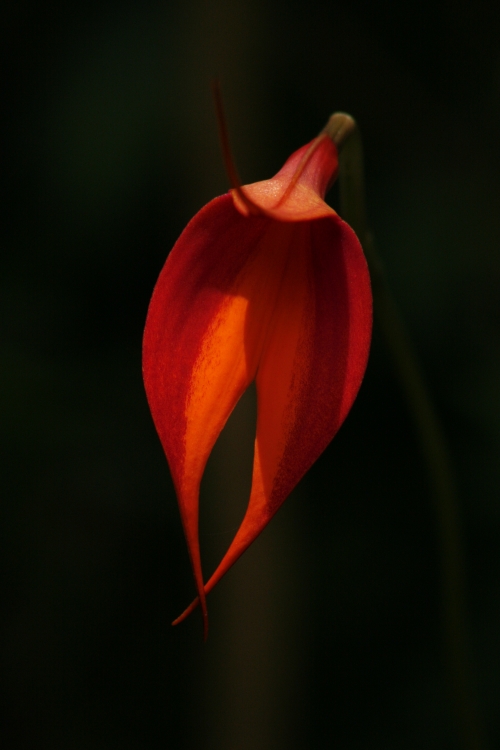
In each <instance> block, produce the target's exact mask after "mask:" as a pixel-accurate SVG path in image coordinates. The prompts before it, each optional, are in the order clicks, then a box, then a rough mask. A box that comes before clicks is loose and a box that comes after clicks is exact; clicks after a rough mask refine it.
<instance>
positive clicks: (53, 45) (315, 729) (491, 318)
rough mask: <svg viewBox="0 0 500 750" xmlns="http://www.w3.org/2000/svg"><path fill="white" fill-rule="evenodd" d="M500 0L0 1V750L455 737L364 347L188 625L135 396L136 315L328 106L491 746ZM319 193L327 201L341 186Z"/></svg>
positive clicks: (224, 495)
mask: <svg viewBox="0 0 500 750" xmlns="http://www.w3.org/2000/svg"><path fill="white" fill-rule="evenodd" d="M499 9H500V6H499V5H498V3H496V2H494V0H483V1H482V2H481V1H478V0H461V1H460V2H453V1H452V0H450V1H449V2H445V1H444V0H439V1H438V2H436V1H435V0H433V1H432V2H431V1H430V0H424V1H423V2H422V0H419V1H418V2H417V0H409V2H405V3H402V2H395V0H382V1H381V2H378V3H374V2H367V0H353V1H352V2H351V3H340V2H320V1H317V2H314V3H305V2H302V3H301V2H290V1H288V2H286V3H285V2H284V0H271V1H270V2H265V0H233V1H232V2H229V0H214V1H213V2H209V0H187V2H180V0H176V1H173V0H171V1H170V2H169V1H168V0H167V1H166V2H163V3H160V2H153V0H142V2H138V1H137V0H136V1H135V2H132V1H131V2H121V3H118V2H116V1H115V2H109V1H106V0H104V2H100V3H95V2H88V3H85V4H84V3H81V4H78V3H75V4H71V3H63V2H55V3H36V2H23V1H22V0H18V2H15V3H14V2H8V3H6V5H5V6H4V10H3V11H2V16H3V18H2V25H1V28H2V42H1V49H2V57H3V60H2V62H1V76H2V92H1V99H0V102H1V111H2V114H1V118H0V127H1V131H2V136H1V141H2V157H1V159H2V160H1V165H0V173H1V176H2V232H1V238H0V241H1V248H0V286H1V292H0V306H1V309H0V345H1V350H0V351H1V353H0V357H1V364H0V382H1V387H0V403H1V415H2V416H1V427H0V431H1V432H0V434H1V437H0V439H1V457H2V458H1V463H2V469H1V477H2V479H1V484H2V490H1V500H0V519H1V524H0V529H1V531H0V533H1V546H0V566H1V567H0V570H1V616H0V634H1V641H0V666H1V691H2V693H1V706H2V713H3V717H2V721H1V723H0V738H1V741H2V747H3V748H6V750H10V748H12V750H14V749H16V750H17V749H18V748H19V750H21V749H22V750H25V748H37V750H42V749H44V748H51V749H52V748H62V749H64V750H66V748H67V749H68V750H73V749H74V750H87V748H88V749H89V750H90V749H91V748H92V750H101V749H102V750H108V749H109V750H113V749H114V748H116V749H117V750H122V749H123V750H128V749H129V748H131V749H132V748H133V749H134V750H135V749H138V750H139V749H141V750H142V748H144V749H148V750H149V749H151V750H156V748H158V749H159V748H169V749H170V748H172V749H173V750H177V748H178V749H179V750H182V749H184V748H186V749H189V750H191V749H193V750H194V749H196V750H197V749H198V748H200V750H205V749H206V750H212V749H213V750H226V749H227V750H247V749H248V750H250V749H252V748H259V749H260V750H267V749H269V750H271V749H272V750H280V749H281V748H287V750H294V749H295V748H297V749H303V748H304V749H309V748H310V749H313V748H319V747H322V748H323V747H333V748H338V750H344V749H345V750H355V749H356V750H357V749H358V748H359V749H360V750H361V748H363V750H366V749H367V748H373V749H375V748H381V749H382V748H383V750H391V749H392V748H405V750H413V748H415V750H416V749H417V748H422V747H426V748H430V749H432V748H440V749H442V748H450V749H451V748H460V747H462V746H463V745H462V742H461V739H460V737H459V736H458V735H457V732H456V727H455V724H454V722H453V719H452V713H451V712H450V706H449V697H448V691H447V688H446V678H445V672H444V667H443V657H442V647H441V642H440V621H439V562H438V561H439V550H438V546H437V536H436V524H435V514H434V509H433V504H432V500H431V497H430V493H429V486H428V482H427V476H426V473H425V466H424V464H423V460H422V458H421V455H420V453H419V449H418V445H417V442H416V439H415V436H414V430H413V427H412V424H411V422H410V419H409V417H408V413H407V409H406V405H405V402H404V400H403V398H402V396H401V393H400V390H399V387H398V384H397V381H396V379H395V377H394V375H393V371H392V367H391V363H390V360H389V358H388V356H387V353H386V350H385V347H384V343H383V341H382V339H381V337H380V336H379V334H378V333H377V331H375V334H374V341H373V347H372V353H371V357H370V363H369V366H368V371H367V374H366V378H365V381H364V384H363V386H362V389H361V392H360V395H359V398H358V400H357V402H356V404H355V406H354V408H353V410H352V413H351V414H350V416H349V417H348V419H347V422H346V424H345V425H344V427H343V428H342V430H341V432H340V433H339V435H338V436H337V438H336V439H335V440H334V442H333V443H332V445H331V446H330V447H329V448H328V449H327V451H326V452H325V454H324V455H323V456H322V457H321V458H320V460H319V461H318V462H317V464H316V465H315V467H314V468H313V469H312V470H311V471H310V473H309V474H308V476H307V477H306V478H305V479H304V480H303V482H302V483H301V484H300V485H299V487H298V488H297V490H296V491H295V492H294V493H293V495H292V497H291V498H290V499H289V500H288V501H287V503H286V504H285V506H284V507H283V509H282V511H280V513H279V514H278V516H277V517H276V518H275V519H274V521H273V522H272V524H271V525H270V526H269V527H268V529H266V531H265V532H264V534H263V535H262V537H261V538H259V540H258V541H257V542H256V543H255V545H254V546H253V547H252V548H251V549H250V550H249V551H248V552H247V553H246V555H245V556H244V558H243V559H242V560H241V561H240V562H239V563H238V565H237V566H236V567H235V568H234V569H233V570H232V571H231V572H230V574H228V576H227V578H226V579H225V580H224V581H223V582H221V583H220V585H219V586H218V588H217V590H216V591H214V593H213V594H211V596H210V599H209V608H210V617H211V633H210V637H209V640H208V642H207V644H203V643H202V638H201V624H200V621H199V617H198V615H193V616H192V618H191V619H190V620H189V621H188V622H186V623H185V624H184V625H182V626H179V627H178V628H175V629H173V628H171V627H170V621H171V620H172V619H173V618H174V617H175V616H176V615H177V614H179V612H180V611H181V610H182V609H183V608H184V606H185V605H186V604H187V603H188V602H189V601H190V599H191V597H192V594H193V584H192V580H191V573H190V569H189V563H188V557H187V553H186V550H185V544H184V539H183V536H182V530H181V525H180V521H179V518H178V512H177V508H176V502H175V496H174V492H173V488H172V485H171V481H170V478H169V473H168V469H167V465H166V462H165V459H164V456H163V454H162V451H161V447H160V445H159V441H158V439H157V437H156V434H155V432H154V428H153V425H152V421H151V418H150V415H149V411H148V407H147V404H146V400H145V396H144V393H143V387H142V380H141V360H140V357H141V352H140V348H141V335H142V327H143V324H144V319H145V315H146V310H147V305H148V300H149V297H150V294H151V291H152V288H153V286H154V283H155V280H156V277H157V275H158V273H159V271H160V268H161V267H162V265H163V263H164V260H165V258H166V255H167V253H168V250H169V249H170V247H171V246H172V245H173V243H174V241H175V239H176V238H177V236H178V235H179V234H180V232H181V231H182V229H183V227H184V225H185V224H186V222H187V221H188V220H189V218H191V216H192V215H194V213H195V212H196V211H197V210H198V209H199V208H200V207H201V206H202V205H203V204H204V203H206V202H207V201H208V200H209V199H211V198H212V197H214V196H215V195H217V194H219V193H221V192H224V191H225V190H226V189H227V180H226V177H225V174H224V170H223V166H222V160H221V157H220V150H219V144H218V141H217V132H216V124H215V116H214V112H213V105H212V102H211V95H210V87H209V83H210V79H211V78H212V77H213V76H214V75H219V76H220V78H221V81H222V86H223V91H224V97H225V102H226V109H227V113H228V119H229V126H230V131H231V135H232V142H233V146H234V151H235V154H236V159H237V162H238V166H239V170H240V172H241V174H242V177H243V179H244V181H245V182H252V181H254V180H258V179H263V178H265V177H269V176H271V175H272V174H273V173H274V172H276V171H277V169H278V168H279V167H280V166H281V165H282V163H283V162H284V160H285V159H286V158H287V156H288V155H289V154H290V153H291V152H292V151H293V150H295V149H296V148H298V147H299V146H300V145H302V144H303V143H305V142H307V141H309V140H310V139H311V138H312V137H313V136H314V135H315V134H316V133H317V132H318V131H319V130H320V129H321V128H322V127H323V125H324V123H325V122H326V119H327V117H328V115H329V114H330V113H331V112H332V111H335V110H344V111H348V112H351V113H352V114H353V115H354V116H355V117H356V119H357V120H358V122H359V124H360V127H361V130H362V133H363V137H364V142H365V153H366V170H367V190H368V198H367V200H368V211H369V216H370V222H371V225H372V227H373V230H374V234H375V236H376V239H377V243H378V246H379V248H380V252H381V254H382V255H383V257H384V260H385V264H386V269H387V273H388V277H389V280H390V282H391V285H392V288H393V291H394V294H395V296H396V297H397V299H398V300H399V303H400V305H401V308H402V310H403V313H404V315H405V318H406V320H407V323H408V326H409V329H410V331H411V333H412V337H413V340H414V343H415V345H416V347H417V349H418V351H419V354H420V357H421V360H422V363H423V367H424V370H425V372H426V377H427V380H428V383H429V387H430V389H431V392H432V394H433V397H434V399H435V402H436V405H437V408H438V410H439V413H440V415H441V420H442V422H443V425H444V428H445V432H446V434H447V437H448V439H449V442H450V446H451V450H452V454H453V458H454V464H455V467H456V472H457V478H458V483H459V488H460V512H461V517H462V525H463V542H464V550H465V565H466V570H467V600H468V618H469V628H470V636H471V638H470V640H471V647H472V650H473V653H474V658H475V662H476V671H477V686H478V692H479V697H480V701H481V711H482V714H483V717H484V721H485V723H486V726H487V729H488V733H489V735H490V740H491V746H492V747H494V746H495V741H496V742H497V743H498V742H500V722H499V716H500V711H499V697H500V677H499V668H500V649H499V637H498V633H499V629H500V628H499V626H500V599H499V596H498V579H499V572H500V554H499V549H500V545H499V541H500V533H499V532H500V502H499V497H498V488H499V479H500V477H499V463H498V458H497V456H498V448H499V446H500V396H499V388H498V384H499V380H500V345H499V333H500V301H499V294H498V290H499V281H500V253H499V240H500V211H499V198H500V172H499V167H500V152H499V148H498V130H499V124H500V52H499V48H498V41H497V40H498V33H499V14H500V10H499ZM331 199H332V201H333V204H334V205H336V200H337V197H336V194H335V190H333V191H332V196H331ZM253 420H254V414H253V404H252V400H251V398H247V399H245V400H244V401H243V402H242V403H241V405H240V407H238V409H237V410H236V412H235V414H234V417H233V418H232V419H231V420H230V422H229V424H228V426H227V429H226V432H225V433H224V434H223V435H222V437H221V439H220V441H219V443H218V445H217V446H216V448H215V449H214V453H213V456H212V457H211V459H210V461H209V465H208V468H207V473H206V478H205V480H204V485H203V492H202V518H201V541H202V548H203V551H204V560H205V569H206V570H207V571H210V570H211V569H212V568H213V567H214V566H215V564H216V563H217V561H218V559H220V557H221V555H222V553H223V551H224V549H225V548H226V547H227V545H228V543H229V541H230V540H231V538H232V536H233V534H234V531H235V528H236V526H237V524H238V520H239V518H240V517H241V514H242V511H243V508H244V504H245V501H246V498H247V494H248V485H249V473H250V463H251V451H252V430H253Z"/></svg>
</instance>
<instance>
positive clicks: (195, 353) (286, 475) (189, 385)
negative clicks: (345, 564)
mask: <svg viewBox="0 0 500 750" xmlns="http://www.w3.org/2000/svg"><path fill="white" fill-rule="evenodd" d="M335 117H338V116H337V115H334V116H332V118H330V121H329V123H328V125H327V127H326V128H325V130H324V131H323V132H322V133H321V134H320V135H319V136H318V137H317V138H315V139H314V140H313V141H311V143H309V144H306V145H305V146H303V147H302V148H300V149H299V150H298V151H296V152H295V153H293V154H292V155H291V156H290V157H289V159H288V160H287V161H286V163H285V165H284V166H283V167H282V169H281V170H280V171H279V172H278V173H277V174H276V175H275V176H274V177H273V178H271V179H270V180H264V181H262V182H256V183H254V184H251V185H246V186H244V187H241V184H240V183H239V181H238V178H237V176H236V172H235V169H234V166H233V163H232V160H231V158H230V156H229V150H228V146H227V138H226V137H225V135H224V131H223V145H224V148H225V156H226V163H227V166H228V172H229V175H230V178H231V181H232V183H233V189H232V190H230V192H229V193H227V194H226V195H223V196H220V197H218V198H215V199H214V200H212V201H211V202H210V203H208V204H207V205H206V206H205V207H204V208H202V209H201V211H199V212H198V213H197V214H196V216H195V217H194V218H193V219H192V220H191V221H190V222H189V224H188V225H187V227H186V228H185V229H184V231H183V232H182V234H181V236H180V237H179V239H178V240H177V242H176V244H175V246H174V248H173V249H172V251H171V253H170V255H169V256H168V258H167V261H166V263H165V265H164V267H163V270H162V271H161V273H160V276H159V279H158V282H157V284H156V287H155V290H154V292H153V296H152V299H151V303H150V306H149V311H148V316H147V321H146V327H145V331H144V346H143V370H144V382H145V388H146V393H147V398H148V401H149V405H150V408H151V413H152V416H153V420H154V423H155V426H156V429H157V431H158V434H159V437H160V440H161V443H162V445H163V448H164V451H165V454H166V457H167V460H168V463H169V466H170V470H171V473H172V478H173V481H174V485H175V489H176V493H177V498H178V503H179V508H180V514H181V519H182V524H183V527H184V533H185V536H186V540H187V546H188V550H189V556H190V559H191V564H192V567H193V572H194V578H195V583H196V589H197V594H198V596H197V598H196V599H195V600H194V601H193V602H192V604H191V605H190V606H189V607H188V608H187V609H186V610H185V611H184V612H183V614H182V615H181V616H180V617H178V618H177V620H175V621H174V623H173V624H176V623H178V622H180V621H181V620H183V619H184V618H185V617H186V616H187V615H188V614H189V613H190V612H191V611H192V610H193V609H194V608H195V607H196V606H197V605H198V604H200V605H201V609H202V613H203V622H204V632H205V637H206V634H207V628H208V617H207V606H206V595H207V594H208V592H209V591H210V590H211V589H212V588H213V587H214V586H215V584H216V583H217V582H218V581H219V580H220V579H221V578H222V576H223V575H224V574H225V573H226V572H227V571H228V570H229V568H230V567H231V566H232V565H233V563H234V562H235V561H236V560H237V559H238V558H239V557H240V555H241V554H242V553H243V552H244V551H245V550H246V549H247V548H248V546H249V545H250V544H251V543H252V542H253V541H254V540H255V538H256V537H257V536H258V534H259V533H260V532H261V531H262V529H263V528H264V527H265V526H266V524H267V523H268V522H269V521H270V519H271V518H272V516H274V514H275V513H276V511H277V510H278V508H279V507H280V506H281V505H282V503H283V502H284V500H285V499H286V497H287V496H288V495H289V494H290V492H291V491H292V490H293V488H294V487H295V486H296V484H297V483H298V482H299V480H300V479H301V478H302V477H303V475H304V474H305V473H306V471H307V470H308V469H309V468H310V467H311V465H312V464H313V463H314V462H315V461H316V459H317V458H318V456H319V455H320V454H321V453H322V452H323V451H324V449H325V448H326V446H327V445H328V444H329V442H330V441H331V440H332V438H333V437H334V435H335V434H336V432H337V430H338V429H339V427H340V426H341V424H342V422H343V421H344V419H345V417H346V415H347V413H348V412H349V410H350V408H351V406H352V404H353V401H354V399H355V397H356V395H357V392H358V390H359V387H360V385H361V381H362V378H363V375H364V372H365V368H366V363H367V359H368V351H369V346H370V338H371V326H372V298H371V290H370V279H369V274H368V269H367V265H366V261H365V258H364V255H363V251H362V248H361V245H360V243H359V241H358V239H357V237H356V235H355V233H354V232H353V230H352V229H351V228H350V227H349V226H348V225H347V224H346V223H345V222H344V221H342V219H341V218H340V217H339V216H338V215H337V213H336V212H335V211H334V210H333V209H332V208H331V207H330V206H328V205H327V204H326V203H325V202H324V196H325V193H326V190H327V188H328V187H329V186H330V185H331V184H332V183H333V181H334V180H335V178H336V175H337V171H338V157H337V146H336V143H338V142H339V138H338V135H339V132H338V131H339V124H338V121H337V122H335V121H334V118H335ZM253 381H255V383H256V388H257V428H256V436H255V450H254V460H253V475H252V486H251V491H250V499H249V503H248V508H247V511H246V514H245V516H244V518H243V521H242V523H241V525H240V527H239V529H238V531H237V533H236V535H235V537H234V539H233V541H232V543H231V544H230V546H229V549H228V550H227V552H226V554H225V555H224V557H223V559H222V561H221V562H220V564H219V566H218V567H217V569H216V570H215V572H214V573H213V575H212V576H211V577H210V578H209V580H208V581H207V582H206V583H204V579H203V574H202V566H201V557H200V545H199V539H198V502H199V489H200V481H201V478H202V475H203V471H204V469H205V465H206V462H207V459H208V456H209V455H210V452H211V450H212V448H213V446H214V443H215V441H216V440H217V437H218V435H219V434H220V432H221V430H222V428H223V427H224V425H225V423H226V421H227V419H228V417H229V415H230V414H231V412H232V410H233V409H234V407H235V405H236V403H237V402H238V400H239V398H240V397H241V395H242V394H243V393H244V391H245V390H246V389H247V388H248V386H249V385H250V384H251V383H252V382H253Z"/></svg>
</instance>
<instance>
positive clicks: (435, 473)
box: [325, 113, 486, 750]
mask: <svg viewBox="0 0 500 750" xmlns="http://www.w3.org/2000/svg"><path fill="white" fill-rule="evenodd" d="M341 118H346V123H345V125H344V127H341V124H342V122H341ZM329 127H330V128H331V130H332V131H333V132H334V133H335V134H336V133H339V132H341V133H342V134H343V133H347V134H348V137H346V138H343V137H341V138H340V142H338V139H336V138H335V137H334V140H336V142H338V145H339V146H342V149H341V153H340V164H339V188H340V207H341V211H340V212H341V215H342V217H343V218H344V219H345V221H347V222H348V224H350V225H351V227H352V228H353V229H354V231H355V232H356V234H357V235H358V237H359V239H360V241H361V244H362V246H363V249H364V251H365V255H366V258H367V260H368V265H369V268H370V275H371V280H372V288H373V299H374V312H375V321H376V323H377V324H378V326H379V328H380V330H381V331H382V334H383V336H384V338H385V341H386V344H387V346H388V349H389V352H390V355H391V357H392V360H393V363H394V366H395V369H396V372H397V375H398V378H399V381H400V384H401V387H402V389H403V391H404V394H405V396H406V399H407V402H408V407H409V410H410V413H411V416H412V418H413V421H414V423H415V428H416V431H417V434H418V438H419V441H420V445H421V449H422V453H423V456H424V458H425V462H426V464H427V469H428V473H429V479H430V483H431V487H432V491H433V496H434V502H435V513H436V521H437V534H438V540H439V546H440V554H441V587H442V622H443V636H444V642H445V651H446V660H447V664H448V671H449V681H450V683H451V684H450V688H451V692H452V698H453V702H454V706H455V712H456V717H457V726H458V727H459V730H460V734H461V737H462V739H463V747H464V748H466V750H484V748H485V747H486V738H485V733H484V731H483V728H482V722H481V719H480V714H479V708H478V699H477V695H476V689H475V681H474V680H473V679H472V668H471V663H470V659H469V652H468V646H467V627H466V616H465V600H464V570H463V562H462V549H461V533H460V519H459V511H458V502H457V493H456V487H455V478H454V475H453V469H452V465H451V461H450V455H449V450H448V446H447V444H446V440H445V438H444V435H443V431H442V429H441V425H440V423H439V420H438V418H437V416H436V412H435V410H434V406H433V404H432V401H431V398H430V395H429V392H428V389H427V386H426V384H425V381H424V378H423V375H422V370H421V368H420V365H419V362H418V359H417V356H416V354H415V351H414V349H413V347H412V344H411V341H410V337H409V335H408V332H407V329H406V327H405V325H404V322H403V320H402V317H401V314H400V312H399V309H398V306H397V304H396V302H395V300H394V298H393V296H392V294H391V291H390V289H389V286H388V283H387V279H386V276H385V273H384V269H383V265H382V262H381V260H380V257H379V255H378V253H377V251H376V249H375V247H374V243H373V238H372V236H371V234H370V232H369V231H368V227H367V222H366V212H365V190H364V169H363V145H362V141H361V135H360V132H359V130H358V128H357V127H356V126H355V123H354V121H353V120H352V118H351V117H350V116H349V115H343V114H342V113H337V114H336V115H333V116H332V118H331V119H330V123H329V125H327V128H325V130H326V131H327V132H328V128H329Z"/></svg>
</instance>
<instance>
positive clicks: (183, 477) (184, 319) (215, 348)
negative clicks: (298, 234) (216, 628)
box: [143, 194, 293, 631]
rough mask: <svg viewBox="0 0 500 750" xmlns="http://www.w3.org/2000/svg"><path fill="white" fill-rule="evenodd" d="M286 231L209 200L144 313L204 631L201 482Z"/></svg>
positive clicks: (232, 401)
mask: <svg viewBox="0 0 500 750" xmlns="http://www.w3.org/2000/svg"><path fill="white" fill-rule="evenodd" d="M292 236H293V225H292V224H285V223H282V222H276V221H274V220H272V219H270V218H268V217H266V216H255V217H252V220H251V221H248V220H247V219H246V218H245V217H243V216H242V215H241V214H240V213H239V212H238V211H237V210H236V208H235V207H234V204H233V200H232V197H231V195H230V194H228V195H226V196H222V197H221V198H216V199H215V200H214V201H212V202H211V203H209V204H208V205H207V206H205V208H203V209H202V210H201V211H200V212H199V213H198V214H197V215H196V216H195V217H194V219H193V220H192V221H191V222H190V223H189V224H188V226H187V227H186V229H185V230H184V232H183V233H182V235H181V237H180V238H179V240H178V242H177V243H176V245H175V247H174V248H173V250H172V252H171V253H170V255H169V257H168V259H167V262H166V264H165V266H164V268H163V270H162V272H161V274H160V277H159V279H158V282H157V285H156V287H155V290H154V293H153V297H152V299H151V303H150V307H149V311H148V317H147V321H146V327H145V332H144V343H143V369H144V382H145V387H146V393H147V396H148V401H149V405H150V408H151V413H152V415H153V419H154V422H155V425H156V428H157V431H158V434H159V436H160V439H161V442H162V445H163V448H164V450H165V453H166V456H167V459H168V462H169V465H170V469H171V472H172V478H173V481H174V485H175V488H176V492H177V497H178V501H179V507H180V512H181V518H182V522H183V526H184V532H185V535H186V540H187V544H188V549H189V554H190V558H191V563H192V566H193V571H194V576H195V581H196V586H197V589H198V594H199V596H200V599H201V603H202V609H203V614H204V621H205V631H206V627H207V625H206V623H207V615H206V603H205V600H204V588H203V576H202V568H201V559H200V549H199V541H198V497H199V486H200V481H201V477H202V474H203V471H204V468H205V465H206V462H207V459H208V456H209V454H210V452H211V450H212V448H213V445H214V443H215V441H216V439H217V437H218V435H219V433H220V431H221V430H222V428H223V426H224V424H225V422H226V420H227V418H228V416H229V414H230V413H231V411H232V409H233V408H234V406H235V405H236V403H237V401H238V399H239V398H240V396H241V394H242V393H243V391H244V390H245V389H246V388H247V386H248V385H249V384H250V383H251V382H252V381H253V380H254V379H255V375H256V372H257V367H258V364H259V361H260V358H261V353H262V350H263V348H264V345H265V342H266V337H267V335H268V327H269V321H270V320H271V318H272V315H273V311H274V310H275V307H276V300H277V299H278V297H279V289H280V285H281V284H282V279H283V274H284V273H285V268H286V267H287V264H288V261H289V249H290V238H291V237H292ZM291 265H293V264H291Z"/></svg>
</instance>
